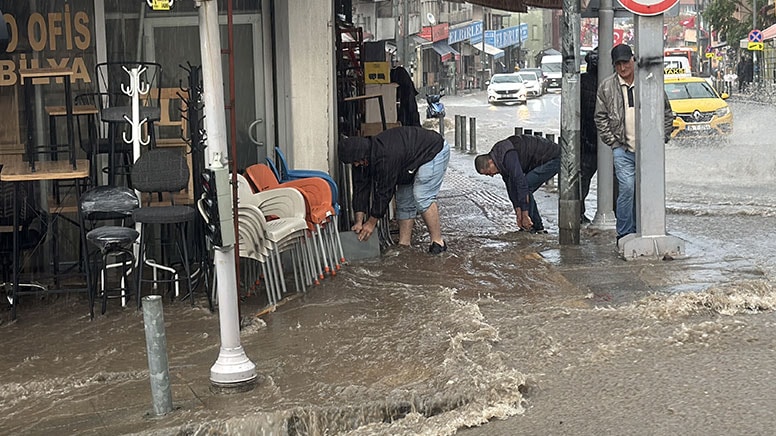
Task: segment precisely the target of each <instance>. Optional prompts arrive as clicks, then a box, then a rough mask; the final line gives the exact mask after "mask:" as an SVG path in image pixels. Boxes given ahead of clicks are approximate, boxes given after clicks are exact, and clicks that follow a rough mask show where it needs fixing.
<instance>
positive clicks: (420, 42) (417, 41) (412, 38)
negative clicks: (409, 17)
mask: <svg viewBox="0 0 776 436" xmlns="http://www.w3.org/2000/svg"><path fill="white" fill-rule="evenodd" d="M410 41H412V42H413V43H415V45H420V46H423V45H430V44H431V41H429V40H427V39H426V38H421V37H420V36H418V35H410Z"/></svg>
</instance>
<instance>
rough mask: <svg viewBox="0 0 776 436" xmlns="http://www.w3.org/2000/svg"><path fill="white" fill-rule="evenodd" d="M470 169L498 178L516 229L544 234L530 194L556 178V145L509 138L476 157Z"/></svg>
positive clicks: (536, 139)
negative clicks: (515, 222) (514, 220)
mask: <svg viewBox="0 0 776 436" xmlns="http://www.w3.org/2000/svg"><path fill="white" fill-rule="evenodd" d="M474 167H475V168H476V169H477V172H478V173H480V174H484V175H488V176H491V177H492V176H494V175H496V174H501V178H502V179H504V184H505V185H506V187H507V193H508V194H509V200H510V201H511V202H512V206H513V207H514V208H515V215H517V226H518V227H519V228H520V229H522V230H529V231H531V232H534V233H547V231H546V230H545V229H544V223H542V217H541V215H539V208H538V207H537V206H536V200H534V196H533V193H534V192H535V191H536V190H537V189H539V187H540V186H542V184H544V183H545V182H546V181H548V180H550V179H551V178H553V177H554V176H555V174H558V170H559V169H560V146H559V145H558V144H556V143H554V142H552V141H550V140H549V139H545V138H542V137H539V136H532V135H519V136H510V137H509V138H507V139H505V140H503V141H499V142H497V143H496V144H495V145H494V146H493V148H492V149H491V150H490V153H488V154H481V155H479V156H477V157H476V158H475V159H474Z"/></svg>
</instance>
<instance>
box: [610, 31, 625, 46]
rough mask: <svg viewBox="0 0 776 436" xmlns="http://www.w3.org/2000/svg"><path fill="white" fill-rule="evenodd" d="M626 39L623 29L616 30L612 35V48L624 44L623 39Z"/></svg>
mask: <svg viewBox="0 0 776 436" xmlns="http://www.w3.org/2000/svg"><path fill="white" fill-rule="evenodd" d="M623 37H625V31H624V30H622V29H614V33H613V34H612V47H614V46H615V45H620V44H622V39H623Z"/></svg>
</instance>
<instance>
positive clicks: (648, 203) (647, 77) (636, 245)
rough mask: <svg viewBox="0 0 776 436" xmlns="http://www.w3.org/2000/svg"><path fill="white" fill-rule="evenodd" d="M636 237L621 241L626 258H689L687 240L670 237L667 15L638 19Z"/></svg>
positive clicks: (621, 249)
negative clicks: (664, 36)
mask: <svg viewBox="0 0 776 436" xmlns="http://www.w3.org/2000/svg"><path fill="white" fill-rule="evenodd" d="M635 24H636V35H637V38H638V39H637V41H638V51H637V53H638V60H637V61H638V62H637V68H636V143H637V144H638V146H637V147H636V233H635V234H630V235H626V236H625V237H623V238H622V239H620V240H619V242H618V247H619V249H620V253H621V254H622V256H623V257H624V258H625V259H635V258H638V257H642V256H650V257H662V256H664V255H671V256H679V255H682V254H684V241H683V240H681V239H679V238H677V237H675V236H671V235H666V231H665V229H666V211H665V145H664V139H663V138H664V133H665V132H664V127H663V107H664V106H663V104H664V100H663V98H664V94H665V93H664V91H663V40H662V38H660V35H661V32H662V30H663V15H662V14H660V15H657V16H653V17H644V16H638V15H637V16H636V18H635Z"/></svg>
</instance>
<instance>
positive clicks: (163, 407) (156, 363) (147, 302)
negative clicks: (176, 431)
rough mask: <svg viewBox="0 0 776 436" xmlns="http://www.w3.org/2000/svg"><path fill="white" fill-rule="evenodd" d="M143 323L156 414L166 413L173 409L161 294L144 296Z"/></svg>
mask: <svg viewBox="0 0 776 436" xmlns="http://www.w3.org/2000/svg"><path fill="white" fill-rule="evenodd" d="M143 324H144V325H145V337H146V349H147V350H148V375H149V378H150V379H151V397H152V399H153V403H154V404H153V406H154V414H155V415H156V416H161V415H166V414H168V413H170V412H171V411H172V391H171V390H170V368H169V365H168V363H167V334H166V333H165V330H164V310H163V308H162V296H161V295H148V296H145V297H143Z"/></svg>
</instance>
